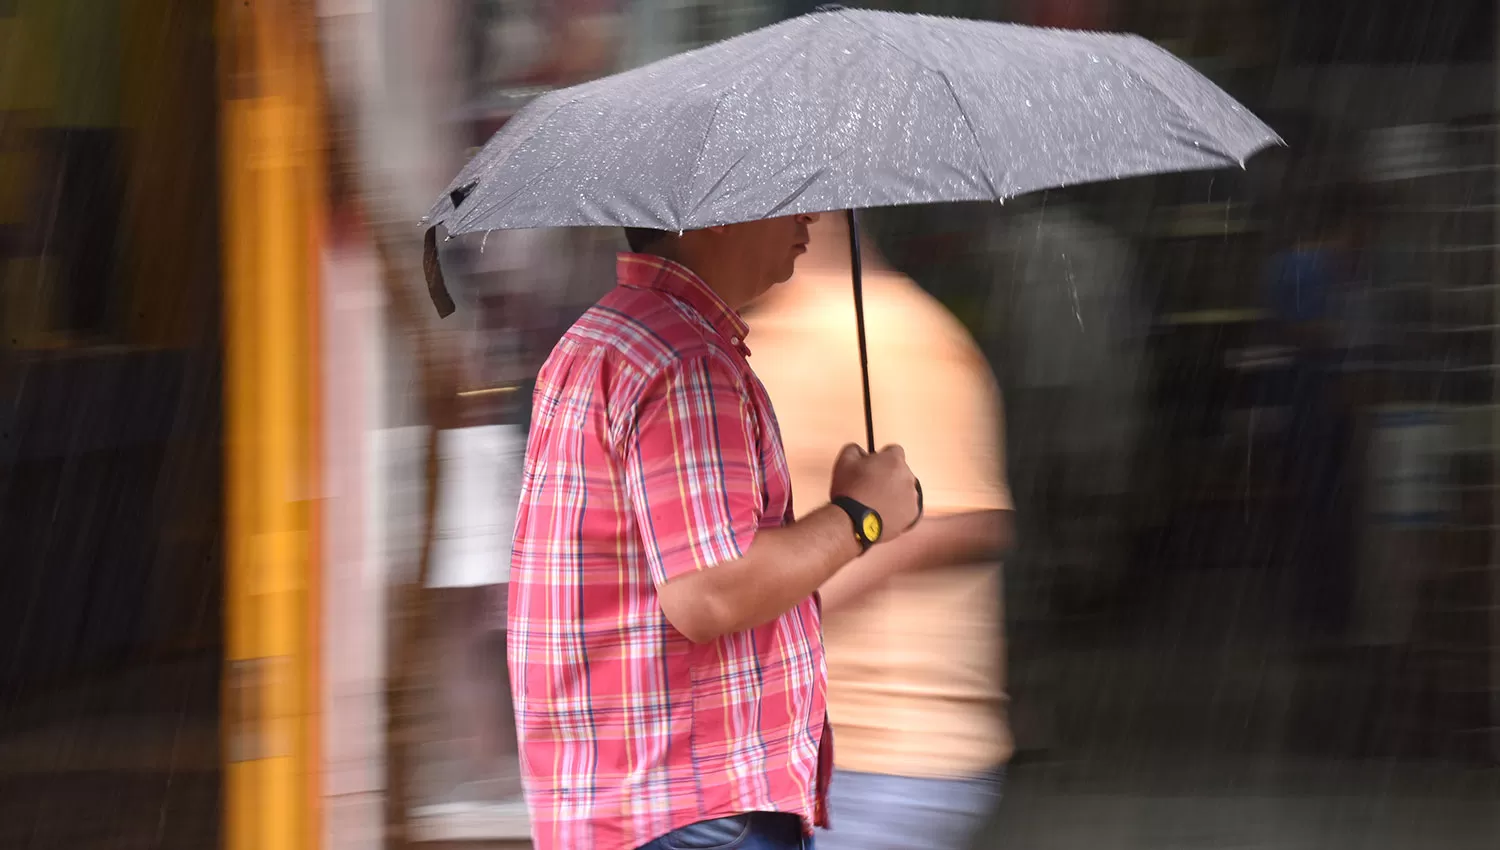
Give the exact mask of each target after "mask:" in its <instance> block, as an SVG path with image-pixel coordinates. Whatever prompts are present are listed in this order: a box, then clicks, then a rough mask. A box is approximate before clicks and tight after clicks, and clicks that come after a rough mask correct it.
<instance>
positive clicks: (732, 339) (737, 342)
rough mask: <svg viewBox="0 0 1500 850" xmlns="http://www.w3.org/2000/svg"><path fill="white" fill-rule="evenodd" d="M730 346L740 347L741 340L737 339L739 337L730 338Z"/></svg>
mask: <svg viewBox="0 0 1500 850" xmlns="http://www.w3.org/2000/svg"><path fill="white" fill-rule="evenodd" d="M729 344H730V345H739V344H740V338H739V337H737V336H732V337H730V338H729Z"/></svg>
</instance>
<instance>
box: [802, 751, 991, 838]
mask: <svg viewBox="0 0 1500 850" xmlns="http://www.w3.org/2000/svg"><path fill="white" fill-rule="evenodd" d="M1004 780H1005V774H1004V772H1003V770H1002V771H997V772H993V773H990V774H986V775H984V776H975V777H970V778H965V779H917V778H914V777H907V776H888V775H885V774H879V773H857V772H855V771H852V770H835V771H834V772H833V784H832V785H831V786H829V793H830V799H829V803H828V814H829V817H830V819H831V820H832V821H833V829H830V830H828V831H826V832H824V831H820V832H819V833H818V843H819V844H820V845H821V846H822V848H823V850H910V848H914V847H920V848H922V850H964V848H966V847H970V846H972V845H971V842H972V841H974V838H975V832H976V831H977V830H979V829H980V827H982V826H983V825H984V822H985V819H986V818H987V817H989V815H990V811H991V810H992V809H993V808H994V806H995V804H996V803H998V802H999V801H1000V794H1001V791H1002V787H1003V784H1004Z"/></svg>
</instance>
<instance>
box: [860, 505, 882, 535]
mask: <svg viewBox="0 0 1500 850" xmlns="http://www.w3.org/2000/svg"><path fill="white" fill-rule="evenodd" d="M863 526H864V531H865V539H866V540H868V541H870V542H871V543H875V542H876V541H878V540H880V517H879V516H876V515H875V512H874V511H871V512H870V513H867V514H865V519H864V522H863Z"/></svg>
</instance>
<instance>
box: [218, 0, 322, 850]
mask: <svg viewBox="0 0 1500 850" xmlns="http://www.w3.org/2000/svg"><path fill="white" fill-rule="evenodd" d="M218 23H219V26H220V46H221V57H222V58H221V62H220V66H221V69H222V72H221V75H222V76H221V80H220V86H221V107H222V112H221V122H222V138H223V162H222V174H223V176H222V183H223V228H224V231H223V240H224V275H225V281H224V283H225V299H224V303H225V337H226V342H225V346H226V351H225V358H226V363H225V374H226V378H225V382H226V390H225V404H226V408H227V409H226V416H225V420H226V452H227V457H226V461H225V462H226V464H227V475H228V481H227V489H228V496H227V499H228V505H227V514H228V516H227V538H228V539H227V542H226V545H227V547H228V548H227V553H226V554H227V557H226V562H227V567H226V568H227V570H228V576H227V580H226V582H225V586H226V593H227V597H228V598H227V600H226V609H227V610H226V619H227V627H226V628H227V635H226V653H227V658H226V662H227V668H226V669H227V673H226V677H225V695H224V696H225V702H224V705H225V758H226V762H227V764H226V767H225V793H226V799H225V807H224V811H225V818H226V824H225V845H226V847H227V848H228V850H313V848H316V847H317V846H318V844H319V834H320V825H319V822H318V819H319V818H318V816H319V800H320V799H321V795H320V780H319V775H320V770H319V764H320V753H319V741H318V736H317V730H318V723H317V719H318V705H317V695H318V676H319V671H318V664H317V657H318V640H317V628H318V610H319V600H318V581H317V578H318V575H319V558H318V551H319V550H318V547H319V541H318V523H319V509H318V508H319V501H318V496H319V487H320V482H319V479H320V475H319V464H320V463H321V458H320V452H319V446H318V442H319V434H320V424H319V415H318V401H317V400H318V397H319V396H318V393H319V382H318V380H317V376H318V372H319V370H318V360H319V353H318V334H317V327H318V321H319V310H318V296H319V292H318V278H317V268H318V250H319V239H320V232H321V229H322V227H323V223H324V218H323V212H324V210H323V206H324V197H325V195H324V191H323V180H324V154H323V143H324V138H323V136H322V132H323V129H322V128H323V115H322V108H321V103H320V93H321V83H320V79H319V65H318V61H317V39H316V31H315V27H316V18H315V15H314V11H313V8H312V3H311V2H310V0H255V2H251V3H246V2H243V0H220V3H219V7H218Z"/></svg>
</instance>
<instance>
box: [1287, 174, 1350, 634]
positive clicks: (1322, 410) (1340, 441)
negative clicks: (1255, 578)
mask: <svg viewBox="0 0 1500 850" xmlns="http://www.w3.org/2000/svg"><path fill="white" fill-rule="evenodd" d="M1292 223H1293V226H1294V228H1295V230H1294V231H1293V233H1294V235H1293V236H1291V237H1290V238H1289V239H1288V244H1286V247H1285V248H1283V250H1281V251H1279V252H1278V253H1276V254H1275V255H1274V256H1273V257H1272V258H1271V261H1270V263H1269V268H1268V269H1267V275H1266V287H1267V300H1268V302H1269V305H1270V311H1271V316H1272V319H1273V321H1275V322H1276V323H1277V325H1278V326H1279V329H1280V332H1281V336H1282V339H1283V341H1284V343H1285V344H1286V345H1287V346H1289V347H1290V348H1291V349H1292V351H1293V354H1292V358H1293V362H1292V368H1291V374H1290V381H1291V387H1290V396H1291V398H1290V402H1291V421H1290V422H1289V424H1288V428H1287V441H1288V444H1287V451H1286V456H1285V458H1286V466H1285V468H1284V478H1285V484H1286V487H1287V488H1288V490H1289V491H1290V492H1291V494H1292V506H1291V516H1292V518H1293V519H1292V527H1291V529H1290V531H1291V535H1292V559H1291V560H1292V566H1293V569H1295V570H1296V586H1297V587H1298V588H1299V591H1298V593H1297V595H1296V600H1295V613H1296V615H1297V619H1298V621H1299V624H1300V625H1301V626H1302V627H1303V628H1305V629H1306V630H1307V633H1308V636H1310V637H1314V638H1335V637H1338V636H1340V635H1341V634H1342V633H1343V632H1344V630H1345V627H1346V626H1347V625H1348V620H1349V616H1350V614H1351V606H1352V602H1353V584H1354V574H1355V564H1354V557H1355V539H1356V523H1357V519H1356V517H1357V494H1358V491H1359V488H1358V487H1357V486H1356V485H1357V482H1356V481H1355V479H1354V478H1353V477H1352V476H1353V475H1354V473H1355V470H1356V469H1357V467H1358V464H1357V463H1356V462H1355V459H1356V457H1357V455H1356V454H1355V452H1356V451H1357V447H1356V445H1355V442H1356V441H1355V435H1356V427H1355V422H1356V417H1357V410H1358V406H1359V403H1360V401H1359V396H1360V395H1361V391H1360V389H1359V387H1360V385H1361V383H1362V382H1361V381H1360V380H1359V378H1360V374H1359V373H1358V372H1357V371H1354V370H1351V369H1350V368H1347V367H1350V366H1357V364H1354V363H1352V362H1351V358H1353V356H1354V355H1355V354H1356V352H1359V351H1362V350H1363V349H1364V348H1366V347H1367V339H1368V337H1369V331H1370V327H1371V321H1370V317H1369V312H1370V301H1369V297H1368V295H1369V293H1368V288H1367V287H1366V286H1364V285H1363V279H1362V275H1361V271H1360V266H1359V254H1358V244H1359V239H1360V234H1359V222H1358V220H1357V218H1356V214H1355V212H1354V206H1353V203H1352V201H1351V199H1350V197H1349V196H1348V194H1347V193H1346V192H1343V191H1340V192H1336V193H1335V194H1334V195H1333V196H1332V197H1331V198H1330V199H1329V200H1328V201H1327V202H1326V203H1320V202H1319V201H1317V200H1316V199H1313V198H1311V197H1304V198H1303V199H1302V200H1301V201H1300V202H1299V203H1298V204H1297V211H1296V213H1295V214H1294V215H1293V217H1292Z"/></svg>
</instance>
